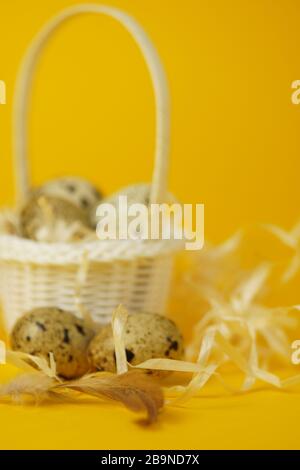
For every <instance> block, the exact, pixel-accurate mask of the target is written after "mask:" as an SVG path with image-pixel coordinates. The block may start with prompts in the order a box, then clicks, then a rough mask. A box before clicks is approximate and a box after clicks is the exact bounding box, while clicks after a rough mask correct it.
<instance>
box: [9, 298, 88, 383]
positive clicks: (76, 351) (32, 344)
mask: <svg viewBox="0 0 300 470" xmlns="http://www.w3.org/2000/svg"><path fill="white" fill-rule="evenodd" d="M93 335H94V332H93V331H92V330H91V328H90V327H88V326H87V325H86V324H85V322H84V321H83V320H81V319H78V318H76V317H75V315H73V314H72V313H70V312H67V311H64V310H61V309H59V308H50V307H46V308H37V309H35V310H32V311H30V312H28V313H26V314H25V315H23V316H22V317H21V318H20V319H19V320H18V321H17V323H16V324H15V326H14V328H13V331H12V333H11V343H12V348H13V349H14V350H15V351H22V352H25V353H28V354H32V355H35V356H40V357H44V358H48V357H49V353H50V352H52V353H53V355H54V359H55V361H56V367H57V373H58V374H59V375H60V376H62V377H64V378H67V379H71V378H75V377H80V376H82V375H83V374H84V373H86V372H87V371H88V370H89V367H90V366H89V363H88V359H87V354H86V351H87V347H88V344H89V342H90V340H91V339H92V337H93Z"/></svg>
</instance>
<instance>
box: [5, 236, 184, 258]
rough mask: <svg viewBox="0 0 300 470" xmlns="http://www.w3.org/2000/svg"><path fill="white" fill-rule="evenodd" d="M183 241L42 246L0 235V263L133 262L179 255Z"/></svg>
mask: <svg viewBox="0 0 300 470" xmlns="http://www.w3.org/2000/svg"><path fill="white" fill-rule="evenodd" d="M184 243H185V242H184V240H175V239H171V240H92V241H90V240H89V241H81V242H75V243H61V242H59V243H45V242H36V241H33V240H28V239H25V238H21V237H18V236H16V235H0V262H1V261H6V262H9V261H11V262H19V263H32V264H38V265H43V264H45V265H66V264H69V265H71V264H76V265H78V264H81V263H82V261H83V259H84V258H85V259H87V260H88V261H91V262H107V263H109V262H115V261H122V260H124V261H134V260H137V259H139V258H156V257H158V256H163V255H168V254H172V253H175V252H179V251H181V250H182V249H183V248H184Z"/></svg>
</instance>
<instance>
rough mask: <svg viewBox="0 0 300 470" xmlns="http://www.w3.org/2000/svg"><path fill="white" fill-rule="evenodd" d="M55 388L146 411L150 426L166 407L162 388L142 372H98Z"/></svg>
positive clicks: (137, 410) (136, 410)
mask: <svg viewBox="0 0 300 470" xmlns="http://www.w3.org/2000/svg"><path fill="white" fill-rule="evenodd" d="M56 388H70V389H72V390H76V391H79V392H81V393H85V394H87V395H92V396H95V397H98V398H101V397H106V398H109V399H112V400H116V401H119V402H121V403H123V405H125V406H126V407H127V408H128V409H130V410H131V411H135V412H141V411H146V412H147V422H148V423H153V422H154V421H156V420H157V418H158V414H159V411H160V410H161V409H162V407H163V405H164V397H163V392H162V388H161V387H160V386H159V385H158V383H157V382H156V381H155V380H154V379H153V378H150V377H148V376H146V375H145V374H144V373H142V372H140V371H130V372H127V373H125V374H121V375H109V376H108V375H104V376H103V373H98V374H94V375H90V376H85V377H82V378H81V379H79V380H73V381H71V382H65V383H63V384H60V385H57V386H56Z"/></svg>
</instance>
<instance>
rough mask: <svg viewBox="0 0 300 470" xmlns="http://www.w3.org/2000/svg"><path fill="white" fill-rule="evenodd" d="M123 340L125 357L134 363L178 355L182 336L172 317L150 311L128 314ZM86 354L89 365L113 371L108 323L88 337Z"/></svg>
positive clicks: (111, 337)
mask: <svg viewBox="0 0 300 470" xmlns="http://www.w3.org/2000/svg"><path fill="white" fill-rule="evenodd" d="M124 341H125V348H126V355H127V361H128V362H129V363H130V364H132V365H137V364H139V363H141V362H144V361H146V360H148V359H153V358H169V359H181V358H182V356H183V340H182V336H181V334H180V332H179V330H178V328H177V326H176V325H175V323H173V321H171V320H169V319H168V318H166V317H164V316H162V315H158V314H152V313H134V314H131V315H129V317H128V319H127V323H126V327H125V333H124ZM88 356H89V360H90V363H91V366H92V368H93V369H97V370H104V371H108V372H115V370H116V361H115V351H114V342H113V334H112V327H111V325H106V326H103V327H102V328H101V329H100V330H99V332H98V334H97V335H96V336H95V337H94V338H93V339H92V341H91V343H90V345H89V348H88Z"/></svg>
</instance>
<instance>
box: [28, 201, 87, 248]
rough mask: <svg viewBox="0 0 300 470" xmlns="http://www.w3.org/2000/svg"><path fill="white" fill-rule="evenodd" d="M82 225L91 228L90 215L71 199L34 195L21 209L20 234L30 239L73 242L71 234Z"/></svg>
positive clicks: (80, 229)
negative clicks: (70, 200)
mask: <svg viewBox="0 0 300 470" xmlns="http://www.w3.org/2000/svg"><path fill="white" fill-rule="evenodd" d="M82 228H86V229H90V228H91V227H90V221H89V217H88V215H87V214H86V213H85V212H84V211H83V210H82V209H80V208H79V207H77V206H75V205H73V204H72V203H71V202H69V201H67V200H64V199H59V198H57V197H54V196H46V195H38V194H34V195H33V196H31V197H30V198H29V200H28V201H27V202H26V204H25V205H24V206H23V208H22V209H21V212H20V232H21V236H23V237H24V238H29V239H31V240H35V241H39V242H52V243H54V242H62V241H70V240H68V239H67V238H68V236H69V234H70V233H72V235H73V234H74V235H75V233H76V230H78V231H80V232H81V231H82ZM74 239H76V237H74Z"/></svg>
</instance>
